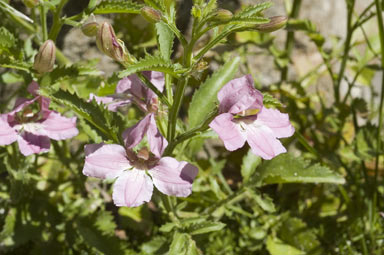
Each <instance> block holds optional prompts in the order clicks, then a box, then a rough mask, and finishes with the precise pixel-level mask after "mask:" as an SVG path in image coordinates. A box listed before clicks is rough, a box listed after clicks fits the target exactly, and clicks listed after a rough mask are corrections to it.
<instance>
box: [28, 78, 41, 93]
mask: <svg viewBox="0 0 384 255" xmlns="http://www.w3.org/2000/svg"><path fill="white" fill-rule="evenodd" d="M27 90H28V92H29V93H31V94H32V95H33V96H38V94H37V91H38V90H39V84H38V83H37V82H35V81H32V82H31V83H30V84H29V85H28V88H27Z"/></svg>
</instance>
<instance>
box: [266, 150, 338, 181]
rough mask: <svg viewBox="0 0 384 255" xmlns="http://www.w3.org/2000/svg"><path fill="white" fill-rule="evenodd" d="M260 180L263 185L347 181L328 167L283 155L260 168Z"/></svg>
mask: <svg viewBox="0 0 384 255" xmlns="http://www.w3.org/2000/svg"><path fill="white" fill-rule="evenodd" d="M259 171H260V178H261V180H262V182H263V184H273V183H337V184H343V183H345V180H344V178H343V177H341V176H340V175H339V174H336V173H334V172H333V171H331V170H330V169H329V168H328V167H326V166H322V165H320V164H318V163H316V164H311V163H310V161H308V160H305V159H303V158H300V157H293V156H292V155H290V154H287V153H286V154H282V155H279V156H277V157H275V158H273V159H272V160H270V161H267V162H264V164H263V165H262V166H261V167H260V170H259Z"/></svg>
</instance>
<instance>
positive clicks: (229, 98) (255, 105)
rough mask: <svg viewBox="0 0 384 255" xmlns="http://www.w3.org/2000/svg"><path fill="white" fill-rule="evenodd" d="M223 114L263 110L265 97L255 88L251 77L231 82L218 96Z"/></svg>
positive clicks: (247, 76)
mask: <svg viewBox="0 0 384 255" xmlns="http://www.w3.org/2000/svg"><path fill="white" fill-rule="evenodd" d="M217 98H218V99H219V102H220V107H219V108H220V109H219V110H220V112H221V113H225V112H228V113H239V112H241V111H245V110H248V109H261V108H262V106H263V95H262V94H261V93H260V91H258V90H257V89H255V88H254V86H253V79H252V76H251V75H245V76H243V77H240V78H237V79H234V80H231V81H230V82H228V83H227V84H226V85H225V86H224V87H223V88H222V89H221V90H220V91H219V93H218V94H217Z"/></svg>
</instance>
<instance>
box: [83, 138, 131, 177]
mask: <svg viewBox="0 0 384 255" xmlns="http://www.w3.org/2000/svg"><path fill="white" fill-rule="evenodd" d="M85 152H86V157H85V164H84V168H83V174H85V175H86V176H92V177H96V178H101V179H112V178H116V177H117V176H118V175H120V174H121V173H122V172H123V170H126V169H129V168H131V165H130V164H129V161H128V159H127V158H126V152H125V149H124V147H122V146H120V145H117V144H101V145H100V144H89V145H86V146H85Z"/></svg>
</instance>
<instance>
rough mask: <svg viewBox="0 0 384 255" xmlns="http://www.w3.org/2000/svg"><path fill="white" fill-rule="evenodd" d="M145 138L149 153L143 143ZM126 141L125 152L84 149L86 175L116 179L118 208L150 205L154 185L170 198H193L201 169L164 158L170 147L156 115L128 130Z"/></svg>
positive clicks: (107, 146) (119, 148)
mask: <svg viewBox="0 0 384 255" xmlns="http://www.w3.org/2000/svg"><path fill="white" fill-rule="evenodd" d="M145 135H147V141H148V144H149V147H150V149H149V150H148V148H147V147H145V146H144V147H143V146H142V143H141V142H142V140H143V139H144V136H145ZM123 139H124V142H125V148H124V147H123V146H120V145H117V144H89V145H86V146H85V154H86V157H85V164H84V168H83V173H84V174H85V175H87V176H92V177H96V178H101V179H111V178H117V179H116V181H115V183H114V185H113V196H112V197H113V201H114V203H115V205H117V206H128V207H136V206H140V205H142V204H143V203H144V202H148V201H149V200H150V199H151V197H152V192H153V185H155V187H156V188H157V189H158V190H159V191H160V192H162V193H164V194H166V195H170V196H177V197H186V196H189V195H190V194H191V192H192V182H193V180H194V178H195V177H196V175H197V172H198V169H197V167H195V166H193V165H191V164H189V163H187V162H185V161H177V160H176V159H174V158H171V157H161V155H162V153H163V152H164V149H165V147H166V146H167V144H168V143H167V141H166V140H165V138H164V137H163V136H162V135H161V134H160V132H159V131H158V129H157V127H156V122H155V118H154V114H153V113H152V114H148V115H147V116H145V117H144V119H142V120H141V121H139V122H138V123H137V124H136V125H134V126H133V127H131V128H128V129H127V130H125V131H124V133H123ZM139 144H140V145H139ZM137 145H139V146H137ZM135 147H140V148H141V149H135Z"/></svg>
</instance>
